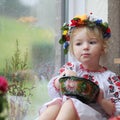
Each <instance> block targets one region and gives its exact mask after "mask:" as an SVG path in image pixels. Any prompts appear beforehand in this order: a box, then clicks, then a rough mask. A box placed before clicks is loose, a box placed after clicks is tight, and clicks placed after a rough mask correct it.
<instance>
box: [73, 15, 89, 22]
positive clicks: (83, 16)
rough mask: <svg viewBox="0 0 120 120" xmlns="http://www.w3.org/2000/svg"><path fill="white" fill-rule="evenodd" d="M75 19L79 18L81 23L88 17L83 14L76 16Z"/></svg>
mask: <svg viewBox="0 0 120 120" xmlns="http://www.w3.org/2000/svg"><path fill="white" fill-rule="evenodd" d="M75 18H80V19H81V21H83V20H86V19H87V18H88V17H87V15H86V14H84V15H78V16H75Z"/></svg>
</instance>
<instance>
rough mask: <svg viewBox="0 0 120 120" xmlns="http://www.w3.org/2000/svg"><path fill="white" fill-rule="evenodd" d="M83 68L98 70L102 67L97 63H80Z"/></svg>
mask: <svg viewBox="0 0 120 120" xmlns="http://www.w3.org/2000/svg"><path fill="white" fill-rule="evenodd" d="M82 66H83V68H84V69H86V70H89V71H100V70H101V69H102V66H101V65H99V64H97V65H91V64H90V65H86V64H82Z"/></svg>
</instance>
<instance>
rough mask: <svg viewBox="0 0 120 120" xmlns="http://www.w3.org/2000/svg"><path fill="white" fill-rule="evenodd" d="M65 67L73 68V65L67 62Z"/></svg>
mask: <svg viewBox="0 0 120 120" xmlns="http://www.w3.org/2000/svg"><path fill="white" fill-rule="evenodd" d="M66 66H69V67H73V66H74V65H73V64H72V63H71V62H67V63H66Z"/></svg>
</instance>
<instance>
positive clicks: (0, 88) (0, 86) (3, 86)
mask: <svg viewBox="0 0 120 120" xmlns="http://www.w3.org/2000/svg"><path fill="white" fill-rule="evenodd" d="M7 90H8V82H7V80H6V78H5V77H3V76H0V93H5V92H7Z"/></svg>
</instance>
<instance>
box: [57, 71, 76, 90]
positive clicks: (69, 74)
mask: <svg viewBox="0 0 120 120" xmlns="http://www.w3.org/2000/svg"><path fill="white" fill-rule="evenodd" d="M63 76H77V73H76V72H74V71H73V70H69V69H66V70H65V71H64V72H62V73H61V74H60V76H59V78H57V79H56V80H55V87H56V88H57V89H60V84H59V79H60V78H61V77H63Z"/></svg>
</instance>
